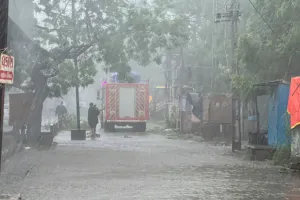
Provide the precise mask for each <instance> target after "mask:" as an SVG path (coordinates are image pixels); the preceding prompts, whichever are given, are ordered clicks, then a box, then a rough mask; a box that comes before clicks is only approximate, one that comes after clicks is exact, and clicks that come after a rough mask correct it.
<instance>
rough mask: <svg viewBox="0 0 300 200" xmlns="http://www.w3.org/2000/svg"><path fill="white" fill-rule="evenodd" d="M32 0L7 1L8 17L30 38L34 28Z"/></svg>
mask: <svg viewBox="0 0 300 200" xmlns="http://www.w3.org/2000/svg"><path fill="white" fill-rule="evenodd" d="M33 8H34V6H33V0H9V13H8V15H9V17H10V18H11V19H12V20H13V21H14V22H15V23H16V24H17V25H18V26H19V27H20V28H21V29H22V30H23V31H24V33H25V34H26V35H27V36H28V37H30V38H32V37H33V26H34V13H33V11H34V9H33Z"/></svg>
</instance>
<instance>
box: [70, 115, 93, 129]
mask: <svg viewBox="0 0 300 200" xmlns="http://www.w3.org/2000/svg"><path fill="white" fill-rule="evenodd" d="M65 126H66V129H68V130H70V129H75V128H77V118H76V115H73V114H72V115H67V117H66V119H65ZM80 128H82V129H86V130H88V129H89V128H90V126H89V124H88V122H87V120H80Z"/></svg>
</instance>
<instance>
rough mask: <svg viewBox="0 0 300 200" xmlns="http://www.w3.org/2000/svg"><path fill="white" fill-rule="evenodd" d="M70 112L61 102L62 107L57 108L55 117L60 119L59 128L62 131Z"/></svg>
mask: <svg viewBox="0 0 300 200" xmlns="http://www.w3.org/2000/svg"><path fill="white" fill-rule="evenodd" d="M67 113H68V111H67V108H66V107H65V106H64V102H61V103H60V105H58V106H57V107H56V110H55V115H56V116H57V117H58V128H59V129H61V128H62V127H63V123H64V120H65V118H66V115H67Z"/></svg>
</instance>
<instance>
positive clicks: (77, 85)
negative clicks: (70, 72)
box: [72, 0, 80, 130]
mask: <svg viewBox="0 0 300 200" xmlns="http://www.w3.org/2000/svg"><path fill="white" fill-rule="evenodd" d="M72 19H73V45H74V46H76V45H77V33H76V31H77V30H76V10H75V0H72ZM73 61H74V66H75V79H76V86H75V92H76V117H77V129H78V130H80V105H79V77H78V76H79V73H78V60H77V54H76V53H75V54H74V58H73Z"/></svg>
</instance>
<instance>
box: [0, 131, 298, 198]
mask: <svg viewBox="0 0 300 200" xmlns="http://www.w3.org/2000/svg"><path fill="white" fill-rule="evenodd" d="M56 141H57V142H58V146H57V148H56V149H53V150H50V151H35V150H25V151H23V152H21V153H19V154H17V155H15V156H14V157H13V158H11V159H10V160H8V161H7V162H6V163H5V164H4V169H3V173H2V175H1V181H0V188H1V192H2V193H21V194H22V195H23V197H24V199H32V200H35V199H39V200H53V199H62V200H63V199H70V200H73V199H89V200H99V199H101V200H102V199H112V200H119V199H124V200H127V199H128V200H132V199H149V200H150V199H178V200H180V199H264V200H269V199H270V200H275V199H276V200H277V199H278V200H279V199H285V197H287V195H288V194H289V195H290V196H292V195H293V194H294V193H296V192H297V191H295V189H292V188H297V187H298V186H299V185H300V181H298V177H297V175H296V174H291V175H289V174H282V173H279V171H278V168H277V167H274V166H272V165H268V164H266V163H265V162H250V161H246V160H243V159H241V158H239V157H238V156H234V155H232V154H231V153H230V148H229V147H223V146H211V145H209V144H206V143H199V142H195V141H187V140H177V139H168V138H167V137H166V136H162V135H158V134H151V133H146V134H140V135H139V134H133V133H124V132H121V133H106V134H103V133H102V135H101V138H100V139H98V140H95V141H91V140H89V139H88V140H86V141H70V133H69V132H64V133H60V134H59V135H58V136H57V137H56ZM298 183H299V185H297V184H298ZM292 190H294V193H292V192H291V191H292ZM291 199H292V198H291ZM293 199H299V198H293Z"/></svg>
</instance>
